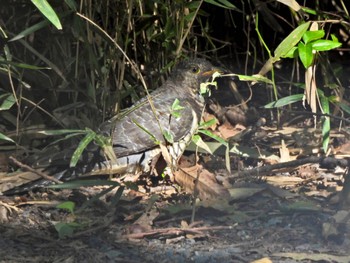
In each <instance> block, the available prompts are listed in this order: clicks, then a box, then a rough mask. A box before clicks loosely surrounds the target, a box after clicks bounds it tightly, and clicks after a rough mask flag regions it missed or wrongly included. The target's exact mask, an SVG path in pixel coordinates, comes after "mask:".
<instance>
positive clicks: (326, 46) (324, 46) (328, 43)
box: [312, 39, 341, 51]
mask: <svg viewBox="0 0 350 263" xmlns="http://www.w3.org/2000/svg"><path fill="white" fill-rule="evenodd" d="M340 46H341V43H339V42H335V41H333V40H323V39H321V40H316V41H315V42H313V43H312V48H313V49H314V50H317V51H328V50H331V49H335V48H338V47H340Z"/></svg>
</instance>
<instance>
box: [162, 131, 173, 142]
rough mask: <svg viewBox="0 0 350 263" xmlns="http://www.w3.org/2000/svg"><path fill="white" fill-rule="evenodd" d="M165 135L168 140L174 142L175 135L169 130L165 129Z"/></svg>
mask: <svg viewBox="0 0 350 263" xmlns="http://www.w3.org/2000/svg"><path fill="white" fill-rule="evenodd" d="M163 136H164V138H165V140H166V141H167V142H169V143H174V136H173V135H172V134H171V132H169V131H168V130H164V131H163Z"/></svg>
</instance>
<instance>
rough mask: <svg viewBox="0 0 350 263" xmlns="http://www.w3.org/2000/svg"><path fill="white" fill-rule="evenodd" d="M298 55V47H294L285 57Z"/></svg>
mask: <svg viewBox="0 0 350 263" xmlns="http://www.w3.org/2000/svg"><path fill="white" fill-rule="evenodd" d="M297 56H298V48H297V47H293V48H292V49H291V50H289V52H288V53H287V54H286V55H284V56H283V58H296V57H297Z"/></svg>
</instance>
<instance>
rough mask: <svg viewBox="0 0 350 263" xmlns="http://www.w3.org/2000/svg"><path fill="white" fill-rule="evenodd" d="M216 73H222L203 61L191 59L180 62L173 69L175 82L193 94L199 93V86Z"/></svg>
mask: <svg viewBox="0 0 350 263" xmlns="http://www.w3.org/2000/svg"><path fill="white" fill-rule="evenodd" d="M216 72H219V73H220V72H222V70H221V69H220V68H218V67H214V66H213V65H212V64H211V63H210V62H209V61H207V60H205V59H199V58H197V59H192V60H188V61H183V62H180V63H179V64H178V65H177V66H176V67H175V68H174V75H173V76H174V77H175V78H176V81H180V82H181V84H182V85H181V86H182V87H186V88H188V89H190V90H191V91H192V92H194V93H198V92H200V85H201V84H202V83H205V82H207V81H209V80H210V78H211V77H212V76H213V74H214V73H216Z"/></svg>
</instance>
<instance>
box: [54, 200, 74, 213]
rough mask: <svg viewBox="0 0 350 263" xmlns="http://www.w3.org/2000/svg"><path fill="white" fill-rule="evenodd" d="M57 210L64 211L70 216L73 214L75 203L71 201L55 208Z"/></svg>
mask: <svg viewBox="0 0 350 263" xmlns="http://www.w3.org/2000/svg"><path fill="white" fill-rule="evenodd" d="M56 207H57V208H59V209H65V210H67V211H69V212H70V213H71V214H74V208H75V203H74V202H72V201H66V202H63V203H61V204H59V205H57V206H56Z"/></svg>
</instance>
